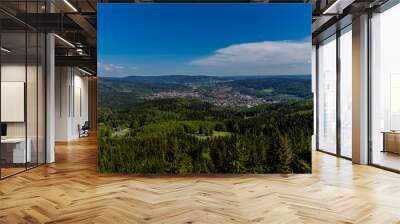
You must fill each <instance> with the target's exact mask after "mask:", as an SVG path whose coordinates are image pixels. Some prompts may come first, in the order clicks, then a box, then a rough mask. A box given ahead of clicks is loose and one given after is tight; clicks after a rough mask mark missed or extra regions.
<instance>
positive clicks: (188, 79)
mask: <svg viewBox="0 0 400 224" xmlns="http://www.w3.org/2000/svg"><path fill="white" fill-rule="evenodd" d="M288 78H289V79H311V75H260V76H245V75H243V76H211V75H153V76H125V77H101V79H108V80H120V81H122V80H126V81H134V82H143V83H199V82H223V81H235V80H245V79H246V80H252V79H288Z"/></svg>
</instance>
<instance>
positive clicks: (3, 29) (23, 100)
mask: <svg viewBox="0 0 400 224" xmlns="http://www.w3.org/2000/svg"><path fill="white" fill-rule="evenodd" d="M43 3H44V1H30V2H27V1H18V2H16V1H9V2H7V3H6V2H1V3H0V6H1V7H2V6H4V7H8V8H9V9H14V10H16V12H17V13H25V12H28V13H41V12H43V7H42V6H43ZM45 44H46V39H45V34H43V33H41V32H40V31H38V30H36V29H35V28H33V27H31V26H29V25H28V24H25V23H24V22H21V21H20V20H17V19H15V18H13V17H12V14H10V15H8V14H7V15H6V14H4V13H2V12H0V47H1V57H0V67H1V69H0V71H1V73H0V82H1V85H0V90H1V91H0V92H1V97H0V102H1V105H0V112H1V113H0V114H1V115H0V121H1V144H0V178H5V177H8V176H10V175H13V174H16V173H19V172H22V171H25V170H27V169H29V168H33V167H36V166H37V165H39V164H43V163H45V92H46V90H45V89H46V88H45V87H46V85H45V58H46V52H45Z"/></svg>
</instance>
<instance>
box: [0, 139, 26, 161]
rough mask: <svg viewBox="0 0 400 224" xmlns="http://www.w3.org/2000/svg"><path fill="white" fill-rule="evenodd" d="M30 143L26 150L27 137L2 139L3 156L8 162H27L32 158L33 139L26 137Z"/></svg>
mask: <svg viewBox="0 0 400 224" xmlns="http://www.w3.org/2000/svg"><path fill="white" fill-rule="evenodd" d="M26 140H27V142H28V144H27V146H28V147H26V151H25V138H6V139H1V154H2V155H1V156H2V157H3V158H2V159H5V160H6V163H14V164H18V163H26V162H31V160H32V151H31V145H32V141H31V139H29V138H28V139H26Z"/></svg>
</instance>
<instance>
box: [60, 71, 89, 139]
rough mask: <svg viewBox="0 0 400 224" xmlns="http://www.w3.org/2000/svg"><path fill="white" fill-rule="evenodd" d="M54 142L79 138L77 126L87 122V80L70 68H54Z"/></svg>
mask: <svg viewBox="0 0 400 224" xmlns="http://www.w3.org/2000/svg"><path fill="white" fill-rule="evenodd" d="M55 85H56V91H55V126H56V127H55V128H56V131H55V140H56V141H70V140H74V139H77V138H79V132H78V125H81V126H82V125H83V124H84V123H85V121H88V78H87V77H86V76H84V74H83V73H82V72H80V71H79V70H77V69H76V68H72V67H56V83H55Z"/></svg>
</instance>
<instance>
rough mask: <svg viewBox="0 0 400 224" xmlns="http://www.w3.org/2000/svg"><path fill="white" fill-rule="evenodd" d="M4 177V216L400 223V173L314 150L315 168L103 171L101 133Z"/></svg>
mask: <svg viewBox="0 0 400 224" xmlns="http://www.w3.org/2000/svg"><path fill="white" fill-rule="evenodd" d="M56 155H57V162H56V163H55V164H51V165H47V166H42V167H39V168H36V169H34V170H30V171H28V172H26V173H23V174H20V175H17V176H14V177H11V178H8V179H5V180H3V181H0V223H45V222H47V223H374V224H376V223H385V224H386V223H400V175H398V174H395V173H390V172H387V171H383V170H380V169H377V168H373V167H369V166H358V165H352V164H351V163H350V162H349V161H347V160H343V159H337V158H335V157H333V156H329V155H326V154H323V153H318V152H314V154H313V160H314V161H313V174H312V175H289V176H285V175H242V176H230V175H228V176H218V177H217V176H201V177H165V176H164V177H156V176H152V177H138V176H124V175H99V174H97V173H96V166H95V161H96V159H95V158H96V142H95V139H94V138H87V139H85V140H82V141H77V142H72V143H69V144H58V145H57V154H56Z"/></svg>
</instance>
